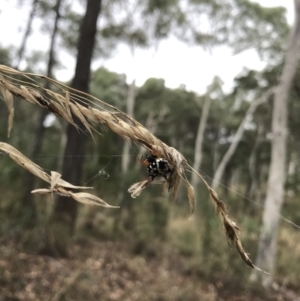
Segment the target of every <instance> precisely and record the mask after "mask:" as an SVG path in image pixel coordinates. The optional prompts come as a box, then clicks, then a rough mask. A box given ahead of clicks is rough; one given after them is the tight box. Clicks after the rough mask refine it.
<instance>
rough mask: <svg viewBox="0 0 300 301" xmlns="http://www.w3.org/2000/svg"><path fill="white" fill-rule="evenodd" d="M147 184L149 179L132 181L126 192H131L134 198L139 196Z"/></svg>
mask: <svg viewBox="0 0 300 301" xmlns="http://www.w3.org/2000/svg"><path fill="white" fill-rule="evenodd" d="M148 185H149V180H144V181H141V182H138V183H134V184H133V185H131V186H130V187H129V188H128V192H129V193H130V194H131V197H132V198H133V199H135V198H136V197H137V196H139V195H140V194H141V192H142V190H143V189H144V188H146V187H147V186H148Z"/></svg>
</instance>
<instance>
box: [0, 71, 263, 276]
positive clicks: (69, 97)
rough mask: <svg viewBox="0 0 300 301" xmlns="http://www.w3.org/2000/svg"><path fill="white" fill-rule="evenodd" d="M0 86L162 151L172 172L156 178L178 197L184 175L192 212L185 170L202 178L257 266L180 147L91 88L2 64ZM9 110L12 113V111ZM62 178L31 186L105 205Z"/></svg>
mask: <svg viewBox="0 0 300 301" xmlns="http://www.w3.org/2000/svg"><path fill="white" fill-rule="evenodd" d="M37 79H38V80H39V82H38V81H37ZM41 80H44V81H47V82H48V84H49V86H50V89H49V90H46V89H44V88H42V87H41V85H40V81H41ZM0 88H1V91H2V94H3V96H4V99H5V100H6V102H7V103H10V102H11V100H10V99H11V95H15V96H17V97H19V98H21V99H24V100H26V101H28V102H29V103H32V104H35V105H39V106H41V107H44V108H45V109H47V110H49V111H51V112H53V113H54V114H55V115H57V116H60V117H61V118H63V119H64V120H66V121H67V122H69V123H71V124H73V125H74V126H76V127H78V128H79V126H78V125H77V124H75V123H74V121H73V117H74V116H76V117H78V118H79V120H80V121H81V122H82V125H83V126H84V127H85V128H86V129H87V131H88V132H89V133H90V134H91V135H92V131H96V129H95V128H94V126H96V125H100V126H101V125H104V126H106V127H107V128H109V129H110V130H112V131H113V132H114V133H116V134H117V135H119V136H120V137H122V138H123V139H124V140H126V141H128V142H133V143H135V144H138V145H141V146H142V147H144V148H145V149H146V150H147V151H149V152H156V153H161V154H162V156H163V157H164V158H165V159H166V160H168V163H169V164H170V166H171V167H172V170H173V171H174V172H173V173H172V174H171V175H170V177H169V178H168V180H160V182H159V183H160V184H163V187H164V189H163V190H166V187H168V188H169V191H170V192H171V196H172V200H173V202H174V201H175V199H176V198H177V194H178V188H179V185H180V182H181V180H183V181H184V183H185V184H186V185H187V192H188V198H189V203H190V214H192V213H193V211H194V206H195V200H194V198H195V197H194V189H193V187H192V186H191V185H190V184H189V182H188V180H187V177H186V176H185V171H186V170H188V171H192V172H195V173H196V174H197V175H198V176H199V177H200V179H201V180H202V181H203V182H204V184H205V185H206V187H207V189H208V191H209V193H210V196H211V200H212V202H213V204H214V205H215V207H216V210H217V212H218V213H219V216H220V218H221V221H222V223H223V226H224V229H225V233H226V236H227V238H228V240H229V242H230V243H231V244H232V245H234V246H235V247H236V249H237V251H238V252H239V254H240V255H241V258H242V259H243V260H244V262H245V263H246V264H247V265H248V266H250V267H252V268H256V269H258V268H257V267H255V266H254V265H253V263H252V262H251V260H250V258H249V256H248V255H247V254H246V253H245V251H244V249H243V247H242V244H241V241H240V239H239V236H238V227H237V225H236V224H235V223H234V222H233V221H232V220H231V219H230V218H229V215H228V213H227V208H226V205H225V204H224V202H222V201H221V200H220V199H219V197H218V195H217V193H216V192H215V191H214V190H213V189H212V188H211V187H210V186H209V185H208V183H207V182H206V181H205V179H204V178H203V177H202V176H201V175H200V174H199V173H198V172H197V171H195V170H193V169H192V167H191V166H190V165H189V164H188V163H187V160H186V159H185V158H184V156H183V155H182V154H181V153H180V152H178V151H177V150H176V149H175V148H173V147H170V146H168V145H166V144H165V143H163V142H162V141H161V140H159V139H158V138H157V137H155V136H154V135H153V134H152V133H151V132H150V131H149V130H148V129H146V128H145V127H144V126H142V125H141V124H140V123H139V122H137V121H136V120H134V119H133V118H131V117H130V116H128V115H127V114H125V113H124V112H122V111H120V110H119V109H118V108H116V107H114V106H111V105H109V104H107V103H105V102H103V101H102V100H99V99H97V98H95V97H93V96H91V95H89V94H86V93H83V92H80V91H77V90H75V89H72V88H69V87H67V86H65V85H63V84H60V83H58V82H56V81H54V80H53V79H50V78H47V77H45V76H41V75H38V74H30V73H24V72H20V71H17V70H14V69H12V68H9V67H7V66H3V65H0ZM10 114H12V113H10ZM11 116H13V114H12V115H11ZM11 125H12V123H10V125H9V129H10V127H11ZM92 125H93V126H92ZM2 145H3V144H2ZM9 156H11V157H12V158H15V159H16V162H17V163H18V164H19V163H20V158H19V157H18V158H17V157H16V155H15V153H14V152H13V153H9ZM22 156H23V155H22ZM22 160H24V157H22ZM21 166H22V167H24V168H26V169H28V170H29V171H31V172H32V173H34V174H35V175H37V176H39V177H41V178H42V179H43V180H45V181H46V182H48V183H51V180H50V176H49V175H48V174H46V173H45V172H44V171H43V170H42V169H41V168H40V167H38V166H37V165H35V164H34V163H30V164H28V162H27V164H25V165H21ZM62 181H63V180H61V179H60V178H59V177H57V175H54V179H53V182H52V184H51V187H50V189H49V190H44V189H43V190H38V191H35V192H38V193H50V192H52V191H54V192H56V193H60V194H63V195H66V196H69V197H72V198H74V199H75V200H77V201H80V202H83V203H85V204H87V203H88V204H95V203H97V204H98V205H99V204H101V205H104V206H105V207H107V206H109V205H108V204H106V203H105V202H104V201H102V200H100V199H95V198H96V197H94V196H93V197H91V196H88V195H86V194H83V193H79V194H74V193H72V192H70V191H68V190H67V189H68V188H70V187H67V184H69V183H66V182H62ZM166 182H167V183H166ZM154 183H155V181H153V182H152V181H151V180H149V179H147V180H144V181H141V182H138V183H135V184H133V185H132V186H131V187H130V188H129V190H128V191H129V193H131V196H132V197H133V198H135V197H137V196H138V195H139V194H140V193H141V192H142V190H143V189H144V188H146V187H147V186H149V184H154ZM54 184H55V185H54ZM63 184H64V185H63ZM69 185H71V184H69ZM102 202H104V203H102ZM258 270H259V269H258Z"/></svg>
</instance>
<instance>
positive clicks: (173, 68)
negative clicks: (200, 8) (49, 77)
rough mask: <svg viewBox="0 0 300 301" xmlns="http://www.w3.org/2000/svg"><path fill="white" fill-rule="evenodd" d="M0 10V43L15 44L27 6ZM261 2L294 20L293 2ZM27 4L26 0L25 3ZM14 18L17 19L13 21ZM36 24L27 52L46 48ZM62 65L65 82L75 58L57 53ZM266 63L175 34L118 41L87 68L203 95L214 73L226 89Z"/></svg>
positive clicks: (7, 0) (7, 4)
mask: <svg viewBox="0 0 300 301" xmlns="http://www.w3.org/2000/svg"><path fill="white" fill-rule="evenodd" d="M1 2H2V3H1V7H0V10H1V13H0V28H1V34H0V45H1V46H9V45H14V46H17V47H18V46H19V45H20V43H21V37H22V33H23V30H24V26H25V24H26V21H27V18H28V12H29V10H28V7H26V6H23V7H22V9H20V8H17V6H16V2H15V1H11V0H1ZM255 2H258V3H260V4H261V5H263V6H269V7H271V6H284V7H286V9H287V18H288V21H289V23H290V24H291V23H292V22H293V18H294V14H293V0H257V1H255ZM27 3H29V1H28V2H27ZM16 20H17V22H16ZM39 27H40V24H39V23H38V22H37V21H36V22H34V24H33V28H34V32H35V34H32V36H31V38H30V39H29V41H28V50H27V51H28V52H29V51H34V50H43V51H47V49H48V45H49V39H48V37H46V36H43V35H42V34H38V31H39ZM60 59H61V61H62V62H63V65H64V68H62V69H61V70H59V71H57V72H56V74H55V75H56V77H57V78H58V80H61V81H67V80H69V79H70V78H72V75H73V73H74V69H75V59H74V58H73V57H72V56H71V55H69V54H67V53H66V52H62V53H60ZM265 65H266V62H263V61H261V60H260V59H259V57H258V55H257V54H256V53H255V51H254V50H248V51H245V52H243V53H241V54H239V55H233V54H232V51H231V50H230V49H229V48H227V47H216V48H214V49H213V50H211V51H209V52H208V51H205V50H203V48H201V47H199V46H198V47H196V46H194V47H191V46H187V45H185V44H184V43H182V42H179V41H178V40H176V39H175V38H170V39H167V40H164V41H162V42H161V43H160V44H159V47H158V49H156V50H153V49H150V50H142V49H137V50H136V51H135V55H134V56H132V54H131V52H130V50H129V48H128V47H126V46H125V45H121V46H120V47H119V48H118V50H117V51H115V53H114V56H113V57H111V58H110V59H106V60H97V61H94V62H93V65H92V68H93V69H96V68H99V67H101V66H104V67H106V68H107V69H109V70H111V71H115V72H117V73H125V74H126V75H127V81H128V82H131V81H132V80H133V79H135V80H136V84H137V85H138V86H140V85H142V84H143V83H144V82H145V81H146V80H147V79H148V78H150V77H156V78H163V79H164V80H165V83H166V86H168V87H170V88H177V87H179V86H181V85H184V86H185V87H186V89H187V90H191V91H195V92H197V93H200V94H202V93H204V92H205V90H206V87H207V86H208V85H209V84H210V83H211V81H212V79H213V78H214V76H216V75H217V76H219V77H220V78H221V79H222V80H223V82H224V90H225V91H230V89H231V88H232V85H233V79H234V77H235V76H236V75H238V74H239V73H240V72H241V71H242V70H243V68H251V69H257V70H261V69H263V67H264V66H265Z"/></svg>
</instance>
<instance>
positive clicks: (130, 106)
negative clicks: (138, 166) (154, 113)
mask: <svg viewBox="0 0 300 301" xmlns="http://www.w3.org/2000/svg"><path fill="white" fill-rule="evenodd" d="M134 102H135V80H133V81H132V83H131V85H130V86H129V89H128V94H127V100H126V105H127V110H126V111H127V112H126V113H127V114H128V115H129V116H131V117H133V110H134ZM129 148H130V145H129V143H128V142H124V146H123V156H122V166H121V168H122V172H123V173H126V172H127V170H128V166H129V160H130V157H129Z"/></svg>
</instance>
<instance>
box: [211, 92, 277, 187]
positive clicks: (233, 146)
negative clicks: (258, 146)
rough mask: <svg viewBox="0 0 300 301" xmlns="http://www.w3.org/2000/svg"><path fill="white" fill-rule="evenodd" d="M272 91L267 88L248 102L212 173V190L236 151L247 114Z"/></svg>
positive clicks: (252, 111)
mask: <svg viewBox="0 0 300 301" xmlns="http://www.w3.org/2000/svg"><path fill="white" fill-rule="evenodd" d="M272 93H273V89H269V90H268V91H267V92H266V93H264V94H263V95H262V96H261V97H260V98H259V99H257V100H255V101H252V103H251V104H250V107H249V108H248V110H247V112H246V114H245V117H244V119H243V120H242V122H241V123H240V125H239V127H238V129H237V131H236V133H235V135H234V137H233V141H232V143H231V144H230V146H229V148H228V150H227V152H226V153H225V155H224V156H223V158H222V160H221V163H220V164H219V166H218V168H217V170H216V172H215V175H214V179H213V183H212V188H213V189H214V190H216V189H217V188H218V186H219V184H220V181H221V179H222V176H223V173H224V170H225V168H226V166H227V164H228V163H229V161H230V159H231V158H232V156H233V154H234V152H235V151H236V149H237V147H238V145H239V143H240V141H241V139H242V137H243V134H244V131H245V124H246V122H247V121H248V118H249V116H251V115H252V114H253V113H254V112H255V110H256V108H257V106H258V105H260V104H261V103H263V102H265V101H267V100H268V98H269V97H270V95H271V94H272Z"/></svg>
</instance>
